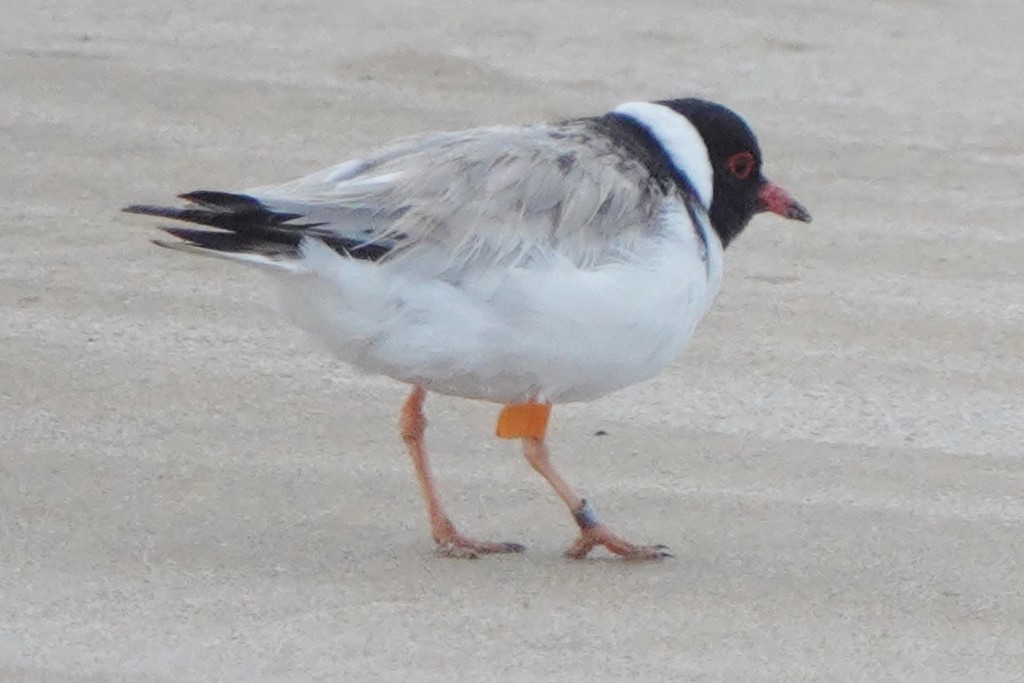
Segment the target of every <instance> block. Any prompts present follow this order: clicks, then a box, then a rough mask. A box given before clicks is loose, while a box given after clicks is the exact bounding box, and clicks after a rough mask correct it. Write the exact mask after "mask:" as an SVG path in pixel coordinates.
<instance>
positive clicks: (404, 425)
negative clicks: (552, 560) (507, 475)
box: [398, 386, 524, 558]
mask: <svg viewBox="0 0 1024 683" xmlns="http://www.w3.org/2000/svg"><path fill="white" fill-rule="evenodd" d="M426 395H427V392H426V391H424V389H423V387H419V386H416V387H413V390H412V392H410V394H409V397H408V398H407V399H405V403H403V404H402V412H401V414H400V416H399V419H398V431H399V434H401V436H402V441H404V442H405V447H406V448H407V449H408V450H409V456H410V457H411V458H412V464H413V467H414V468H415V470H416V481H417V482H418V483H419V485H420V492H421V493H422V494H423V501H424V502H425V503H426V506H427V519H428V520H429V521H430V535H431V536H433V538H434V542H435V543H437V550H438V553H440V554H441V555H444V556H445V557H462V558H475V557H477V556H478V555H483V554H488V553H521V552H523V550H524V548H523V546H521V545H519V544H518V543H489V542H481V541H474V540H472V539H469V538H466V537H465V536H463V535H462V534H460V533H459V532H458V531H456V530H455V526H454V525H453V524H452V523H451V521H450V520H449V519H448V516H447V515H446V514H445V513H444V508H443V507H442V506H441V499H440V498H439V497H438V495H437V485H436V484H435V483H434V475H433V474H432V473H431V471H430V462H429V461H428V460H427V449H426V447H425V445H424V443H423V434H424V432H425V431H426V428H427V420H426V418H425V417H424V416H423V401H424V399H425V398H426Z"/></svg>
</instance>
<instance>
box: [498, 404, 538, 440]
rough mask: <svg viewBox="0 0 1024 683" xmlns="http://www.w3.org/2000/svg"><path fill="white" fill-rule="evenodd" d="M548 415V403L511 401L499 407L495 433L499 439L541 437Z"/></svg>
mask: <svg viewBox="0 0 1024 683" xmlns="http://www.w3.org/2000/svg"><path fill="white" fill-rule="evenodd" d="M550 416H551V404H550V403H513V404H511V405H507V406H505V407H504V408H502V409H501V413H500V414H499V415H498V427H497V429H496V430H495V433H496V434H497V435H498V437H499V438H501V439H543V438H544V435H545V434H546V433H547V431H548V417H550Z"/></svg>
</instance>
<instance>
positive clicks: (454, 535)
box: [434, 530, 526, 560]
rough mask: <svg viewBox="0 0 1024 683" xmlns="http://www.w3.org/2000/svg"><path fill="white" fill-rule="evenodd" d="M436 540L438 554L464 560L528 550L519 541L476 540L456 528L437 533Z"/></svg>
mask: <svg viewBox="0 0 1024 683" xmlns="http://www.w3.org/2000/svg"><path fill="white" fill-rule="evenodd" d="M434 542H435V543H437V554H438V555H440V556H441V557H455V558H458V559H463V560H475V559H477V558H478V557H480V556H481V555H491V554H495V553H521V552H524V551H525V550H526V547H525V546H523V545H521V544H519V543H493V542H489V541H474V540H472V539H470V538H466V537H465V536H463V535H462V534H460V533H458V532H457V531H455V530H450V531H446V532H444V533H440V534H435V535H434Z"/></svg>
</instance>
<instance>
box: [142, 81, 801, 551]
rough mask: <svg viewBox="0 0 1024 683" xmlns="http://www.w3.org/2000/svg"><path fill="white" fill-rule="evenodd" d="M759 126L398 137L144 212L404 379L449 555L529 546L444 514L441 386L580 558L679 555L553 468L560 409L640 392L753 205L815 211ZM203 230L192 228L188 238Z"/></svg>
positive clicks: (678, 115) (179, 241) (647, 123)
mask: <svg viewBox="0 0 1024 683" xmlns="http://www.w3.org/2000/svg"><path fill="white" fill-rule="evenodd" d="M762 162H763V160H762V154H761V149H760V147H759V145H758V141H757V139H756V137H755V135H754V133H753V131H752V130H751V128H750V126H749V125H748V123H747V122H746V121H745V120H744V119H743V118H742V117H741V116H740V115H739V114H737V113H736V112H734V111H733V110H731V109H729V108H728V107H726V106H724V105H722V104H719V103H716V102H712V101H709V100H705V99H700V98H695V97H687V98H680V99H669V100H660V101H648V102H640V101H631V102H626V103H624V104H620V105H618V106H616V107H615V108H613V109H612V110H611V111H608V112H607V113H604V114H599V115H594V116H586V117H578V118H569V119H565V120H560V121H555V122H547V123H531V124H525V125H493V126H485V127H479V128H472V129H468V130H460V131H451V132H434V133H424V134H420V135H415V136H412V137H408V138H403V139H400V140H397V141H394V142H390V143H387V144H385V145H384V146H382V147H380V148H378V149H376V150H375V151H372V152H370V153H367V154H365V155H363V156H361V157H360V158H357V159H353V160H349V161H345V162H342V163H340V164H337V165H334V166H330V167H328V168H325V169H323V170H320V171H317V172H314V173H312V174H309V175H306V176H303V177H300V178H298V179H295V180H291V181H289V182H285V183H283V184H278V185H268V186H263V187H256V188H252V189H248V190H243V191H213V190H201V191H194V192H189V193H186V194H180V195H178V198H179V199H180V200H183V201H182V203H179V204H178V205H177V206H164V205H154V204H134V205H131V206H126V207H125V208H124V209H123V210H124V211H125V212H128V213H132V214H143V215H148V216H155V217H158V218H162V219H172V220H175V221H179V223H174V224H171V225H162V226H160V227H161V229H162V230H163V231H164V232H165V233H166V235H169V236H170V238H168V237H166V236H165V237H162V238H158V239H154V240H153V241H154V242H155V243H156V244H158V245H159V246H163V247H168V248H170V249H175V250H178V251H183V252H189V253H193V254H201V255H206V256H215V257H219V258H223V259H227V260H229V261H235V262H237V263H241V264H245V265H248V266H252V267H255V268H258V269H260V270H263V271H265V272H266V273H268V274H269V275H270V276H271V278H272V280H274V281H275V283H276V289H277V292H278V294H279V296H280V299H281V310H282V311H283V312H284V313H285V316H286V317H287V318H288V319H290V320H291V322H293V323H295V324H296V325H298V326H299V327H300V328H303V329H304V330H306V331H307V332H308V333H310V334H311V335H312V336H314V337H316V338H318V339H319V340H321V341H322V342H324V343H325V344H326V346H327V348H328V349H329V350H330V351H331V352H332V353H333V354H334V355H335V356H336V357H337V358H338V359H340V360H341V361H343V362H345V363H347V364H349V365H351V366H354V367H356V368H358V369H360V370H362V371H365V372H369V373H373V374H378V375H385V376H388V377H391V378H394V379H395V380H398V381H399V382H402V383H404V384H406V385H408V386H409V393H408V396H407V398H406V399H405V401H404V403H403V404H402V407H401V409H400V411H399V419H398V432H399V435H400V437H401V440H402V441H403V442H404V445H405V448H406V450H407V451H408V454H409V456H410V457H411V460H412V464H413V469H414V472H415V475H416V480H417V482H418V485H419V489H420V492H421V494H422V497H423V500H424V503H425V506H426V511H427V518H428V522H429V525H430V532H431V536H432V538H433V540H434V543H435V545H436V550H437V552H438V553H439V554H441V555H444V556H449V557H459V558H475V557H479V556H481V555H485V554H491V553H514V552H522V551H523V550H524V548H523V546H522V545H520V544H518V543H511V542H489V541H481V540H476V539H474V538H472V537H470V536H466V535H464V534H463V533H461V532H460V531H459V530H458V529H457V527H456V526H455V524H453V523H452V521H451V520H450V519H449V517H448V516H447V514H446V512H445V509H444V506H443V504H442V502H441V499H440V496H439V493H438V487H437V484H436V482H435V479H434V475H433V473H432V470H431V466H430V461H429V458H428V455H427V450H426V446H425V430H426V418H425V415H424V402H425V399H426V397H427V395H428V393H429V392H435V393H439V394H444V395H450V396H456V397H462V398H466V399H474V400H479V401H486V402H491V403H494V404H498V405H500V406H501V408H500V410H499V413H498V418H497V426H496V430H495V433H496V436H497V437H499V438H504V439H513V440H515V439H518V440H520V441H521V444H522V451H523V455H524V457H525V459H526V461H527V462H528V463H529V465H530V466H531V467H532V468H533V469H534V470H535V471H536V472H538V473H539V474H540V475H541V476H542V477H543V478H544V479H546V480H547V482H548V483H549V484H550V485H551V487H552V488H553V489H554V491H555V493H556V494H557V495H558V496H559V497H560V498H561V500H562V501H563V502H564V503H565V505H566V507H567V508H568V510H569V512H570V513H571V515H572V518H573V520H574V521H575V523H576V525H577V526H578V527H579V536H578V537H577V538H576V539H575V541H574V542H573V543H572V544H571V546H570V547H569V549H568V550H567V552H566V555H567V556H568V557H570V558H575V559H582V558H584V557H586V556H587V555H588V554H589V553H590V552H591V551H592V550H593V549H594V548H597V547H603V548H605V549H606V550H607V551H609V552H610V553H612V554H614V555H617V556H620V557H622V558H625V559H630V560H659V559H662V558H665V557H671V553H670V552H669V550H668V548H667V547H666V546H664V545H661V544H638V543H633V542H630V541H627V540H626V539H624V538H623V537H621V536H619V535H617V534H615V533H614V532H613V531H612V530H611V529H610V528H609V527H608V526H607V525H605V524H604V523H602V522H601V521H600V520H599V519H598V517H597V514H596V512H595V510H594V507H593V506H592V505H591V503H590V502H589V501H588V500H587V499H585V498H583V497H581V496H580V495H579V494H578V493H577V492H576V490H575V489H573V488H572V487H571V486H570V485H569V484H568V483H567V482H566V481H565V480H564V479H563V478H562V477H561V476H560V474H559V473H558V472H557V470H556V469H555V468H554V466H553V464H552V462H551V457H550V453H549V450H548V447H547V441H546V435H547V428H548V422H549V418H550V414H551V410H552V406H553V405H556V404H561V403H567V402H576V401H590V400H593V399H596V398H598V397H601V396H604V395H606V394H608V393H610V392H612V391H615V390H618V389H621V388H623V387H626V386H629V385H631V384H634V383H637V382H641V381H643V380H646V379H648V378H650V377H652V376H654V375H655V374H657V373H658V372H659V371H661V370H662V369H663V368H665V367H666V366H667V365H668V364H669V363H671V362H672V361H673V360H674V359H675V358H676V357H677V356H678V355H679V354H680V352H681V351H682V350H683V349H684V347H685V346H686V345H687V344H688V342H689V341H690V339H691V337H692V336H693V333H694V330H695V328H696V326H697V324H698V323H699V322H700V320H701V319H702V318H703V317H704V316H705V314H706V313H707V312H708V310H709V308H710V306H711V304H712V302H713V300H714V299H715V297H716V296H717V294H718V293H719V290H720V288H721V283H722V275H723V255H724V251H725V249H726V247H728V246H729V245H730V244H731V243H732V241H733V240H734V239H736V237H737V236H738V235H739V234H740V233H741V232H742V231H743V230H744V228H745V227H746V226H747V224H748V223H749V222H750V220H751V219H752V218H753V217H754V216H755V215H756V214H759V213H762V212H768V213H773V214H777V215H778V216H781V217H783V218H786V219H791V220H796V221H803V222H810V220H811V216H810V214H809V213H808V211H807V209H805V208H804V207H803V206H802V205H801V204H800V203H799V202H797V201H796V200H795V199H794V198H793V197H792V196H791V195H790V194H789V193H788V192H787V191H785V190H784V189H782V187H781V186H779V185H777V184H775V183H773V182H771V181H769V180H768V179H767V178H766V177H765V175H764V173H763V170H762V165H763V164H762ZM183 223H189V224H192V225H193V226H197V227H192V226H187V227H186V226H184V225H182V224H183Z"/></svg>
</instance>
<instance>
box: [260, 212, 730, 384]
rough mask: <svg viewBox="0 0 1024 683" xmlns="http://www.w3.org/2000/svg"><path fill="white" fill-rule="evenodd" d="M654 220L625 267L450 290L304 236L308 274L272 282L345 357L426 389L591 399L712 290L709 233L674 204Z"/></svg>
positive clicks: (633, 375)
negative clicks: (657, 225)
mask: <svg viewBox="0 0 1024 683" xmlns="http://www.w3.org/2000/svg"><path fill="white" fill-rule="evenodd" d="M661 223H662V229H661V230H660V231H659V232H658V233H657V234H656V235H655V236H652V238H651V239H650V240H649V241H647V242H645V243H644V244H643V245H641V246H640V247H639V249H640V250H639V251H638V252H637V253H635V254H633V255H632V256H631V258H630V259H629V260H627V261H624V262H622V263H616V264H610V265H606V266H602V267H600V268H596V269H592V270H585V269H580V268H577V267H574V266H573V265H571V264H569V263H565V262H559V261H557V260H555V261H553V262H551V263H549V264H547V265H545V266H543V267H538V266H536V265H533V266H531V267H518V268H505V269H501V270H499V271H495V272H491V273H487V274H485V275H482V276H478V277H474V278H473V279H472V280H468V281H464V282H459V283H456V284H451V283H447V282H444V281H441V280H438V279H436V278H430V277H425V276H424V275H422V274H421V273H417V272H416V271H415V270H409V269H406V268H404V267H403V263H402V261H401V260H396V261H395V262H392V263H383V264H374V263H369V262H365V261H358V260H354V259H348V258H345V257H342V256H339V255H338V254H337V253H335V252H334V251H332V250H331V249H330V248H328V247H326V246H324V245H323V244H322V243H319V242H316V241H307V242H305V243H304V246H303V251H304V256H305V258H304V265H305V266H306V269H305V270H306V272H305V274H301V275H294V274H291V275H289V274H281V275H279V276H278V279H279V281H280V283H281V285H282V287H281V290H282V294H283V298H282V303H283V308H284V311H285V312H286V313H287V314H288V316H289V317H290V318H292V319H293V320H294V322H296V323H297V324H298V325H299V326H301V327H303V328H304V329H306V330H307V331H309V332H310V333H312V334H313V335H314V336H316V337H318V338H319V339H321V340H322V341H324V342H325V343H326V344H327V345H328V346H329V347H330V349H331V350H332V351H333V352H334V353H335V354H336V355H337V356H339V357H340V358H341V359H342V360H344V361H346V362H348V363H351V364H352V365H354V366H356V367H358V368H360V369H363V370H365V371H368V372H372V373H380V374H384V375H388V376H391V377H394V378H395V379H398V380H401V381H403V382H409V383H415V384H420V385H423V386H424V387H426V388H427V389H428V390H432V391H436V392H439V393H443V394H450V395H454V396H462V397H466V398H475V399H483V400H489V401H496V402H501V403H513V402H522V401H528V400H533V399H539V400H546V401H551V402H553V403H557V402H568V401H580V400H589V399H594V398H597V397H599V396H602V395H604V394H606V393H608V392H610V391H613V390H615V389H619V388H622V387H624V386H627V385H629V384H633V383H635V382H638V381H641V380H643V379H647V378H649V377H651V376H653V375H654V374H656V373H657V372H658V371H660V370H661V369H662V368H664V367H665V366H666V365H667V364H668V363H670V362H671V361H672V360H673V359H674V358H675V357H676V356H677V355H678V354H679V352H680V351H682V349H683V348H684V347H685V345H686V344H687V342H688V341H689V339H690V337H691V336H692V334H693V331H694V328H695V327H696V325H697V323H698V322H699V321H700V319H701V318H703V317H704V315H705V313H707V310H708V308H709V307H710V305H711V302H712V301H713V299H714V298H715V296H716V295H717V293H718V290H719V288H720V283H721V276H722V245H721V243H720V242H719V240H718V238H717V235H716V234H715V233H714V231H713V230H711V229H710V228H709V227H708V226H707V225H706V224H705V225H702V226H700V227H699V229H700V230H701V231H702V232H703V233H704V240H703V241H702V240H701V238H700V237H699V236H698V234H697V233H696V232H695V231H694V228H693V226H692V224H691V221H690V218H689V216H688V215H687V213H686V211H685V209H684V208H683V207H682V206H681V205H680V204H679V203H678V202H673V201H670V202H666V204H665V208H664V210H663V213H662V218H661ZM705 243H706V244H707V249H706V254H705V248H704V244H705Z"/></svg>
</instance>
